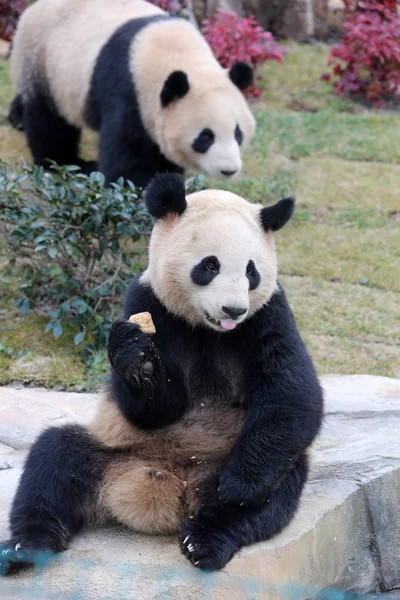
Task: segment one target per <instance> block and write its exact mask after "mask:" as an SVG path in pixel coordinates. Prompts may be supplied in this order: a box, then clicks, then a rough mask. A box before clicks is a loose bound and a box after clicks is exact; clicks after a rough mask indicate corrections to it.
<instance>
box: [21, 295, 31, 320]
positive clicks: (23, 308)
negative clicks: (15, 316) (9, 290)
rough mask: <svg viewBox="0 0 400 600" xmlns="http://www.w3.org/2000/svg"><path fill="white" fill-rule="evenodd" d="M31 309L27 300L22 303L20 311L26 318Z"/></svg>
mask: <svg viewBox="0 0 400 600" xmlns="http://www.w3.org/2000/svg"><path fill="white" fill-rule="evenodd" d="M29 308H30V304H29V300H27V299H25V300H23V301H22V303H21V306H20V311H21V313H22V314H23V315H24V317H25V315H27V314H28V312H29Z"/></svg>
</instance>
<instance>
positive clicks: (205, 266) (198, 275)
mask: <svg viewBox="0 0 400 600" xmlns="http://www.w3.org/2000/svg"><path fill="white" fill-rule="evenodd" d="M220 266H221V265H220V264H219V260H218V258H217V257H216V256H206V257H205V258H203V260H201V261H200V262H199V264H197V265H196V266H195V267H193V269H192V272H191V277H192V281H193V283H195V284H196V285H208V284H209V283H211V281H212V280H213V279H214V277H216V276H217V275H218V273H219V269H220Z"/></svg>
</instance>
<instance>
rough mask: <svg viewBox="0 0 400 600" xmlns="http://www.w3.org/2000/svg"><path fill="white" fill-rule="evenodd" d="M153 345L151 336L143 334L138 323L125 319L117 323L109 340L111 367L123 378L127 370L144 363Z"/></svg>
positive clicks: (112, 328)
mask: <svg viewBox="0 0 400 600" xmlns="http://www.w3.org/2000/svg"><path fill="white" fill-rule="evenodd" d="M151 344H152V340H151V336H150V335H148V334H147V333H143V331H141V329H140V326H139V325H137V324H136V323H132V322H130V321H127V320H125V319H119V320H118V321H115V322H114V323H113V324H112V327H111V331H110V336H109V338H108V358H109V360H110V363H111V366H112V367H113V368H114V369H115V371H116V372H117V373H118V374H119V375H121V376H122V377H123V376H124V375H125V374H126V372H127V369H129V368H131V367H132V366H134V365H135V364H139V363H140V362H141V361H143V359H144V357H145V355H146V353H147V352H148V350H149V348H150V346H151Z"/></svg>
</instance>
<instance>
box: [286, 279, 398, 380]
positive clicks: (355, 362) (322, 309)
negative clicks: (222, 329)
mask: <svg viewBox="0 0 400 600" xmlns="http://www.w3.org/2000/svg"><path fill="white" fill-rule="evenodd" d="M280 280H281V282H282V284H283V286H284V288H285V290H286V293H287V296H288V299H289V301H290V304H291V306H292V309H293V311H294V314H295V317H296V320H297V323H298V326H299V328H300V330H301V332H302V334H303V336H304V339H305V340H306V342H307V345H308V348H309V350H310V352H311V354H312V355H313V358H314V360H315V362H316V365H317V368H318V371H319V372H320V373H370V374H375V375H388V376H391V377H400V312H399V294H398V293H396V292H392V291H386V290H380V289H373V288H368V287H365V286H361V285H352V284H350V283H347V282H344V283H339V282H330V281H326V280H325V279H322V278H317V277H298V276H293V277H292V276H288V275H281V276H280Z"/></svg>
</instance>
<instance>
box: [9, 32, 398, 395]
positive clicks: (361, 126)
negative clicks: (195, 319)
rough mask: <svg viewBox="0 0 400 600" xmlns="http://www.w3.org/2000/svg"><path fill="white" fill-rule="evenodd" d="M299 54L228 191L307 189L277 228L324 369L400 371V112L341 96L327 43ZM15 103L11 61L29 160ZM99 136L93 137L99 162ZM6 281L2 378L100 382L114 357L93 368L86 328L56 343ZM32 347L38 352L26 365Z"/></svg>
mask: <svg viewBox="0 0 400 600" xmlns="http://www.w3.org/2000/svg"><path fill="white" fill-rule="evenodd" d="M289 49H290V51H289V53H288V54H287V55H286V57H285V63H284V65H283V66H280V65H278V64H267V65H266V66H265V69H264V78H263V81H262V87H263V94H262V101H260V102H257V103H255V104H253V105H252V107H253V109H254V113H255V116H256V119H257V123H258V129H257V134H256V138H255V140H254V142H253V144H252V147H251V148H250V149H249V151H247V154H246V156H245V169H244V173H243V174H242V176H241V177H240V179H238V180H236V181H234V182H230V183H229V184H226V186H225V187H226V188H227V189H231V190H232V191H236V192H237V193H239V194H241V195H243V196H244V197H246V198H248V199H249V200H252V201H255V202H260V203H264V204H268V203H269V202H272V201H274V200H276V199H277V198H279V197H282V196H284V195H288V194H293V195H295V197H296V199H297V210H296V213H295V217H294V219H293V220H292V222H291V223H289V224H288V226H287V227H285V228H284V229H283V230H282V231H281V232H279V233H278V234H277V245H278V252H279V261H280V279H281V282H282V283H283V285H284V287H285V289H286V292H287V294H288V297H289V300H290V302H291V305H292V308H293V311H294V313H295V316H296V319H297V322H298V325H299V327H300V330H301V332H302V334H303V336H304V338H305V340H306V341H307V343H308V347H309V349H310V351H311V353H312V355H313V358H314V360H315V363H316V366H317V369H318V371H319V373H320V374H322V373H370V374H377V375H386V376H391V377H400V192H399V189H400V115H399V113H389V112H385V111H373V110H367V109H365V108H362V107H361V106H358V105H356V104H354V103H353V102H351V101H349V100H346V99H341V98H338V97H336V96H334V95H333V93H332V91H331V87H330V85H329V84H326V83H325V82H323V81H321V80H320V75H321V74H322V73H323V72H324V71H326V69H327V67H326V63H327V57H328V53H329V48H328V47H327V46H325V45H323V44H318V45H314V46H309V45H304V46H299V45H296V44H289ZM11 98H12V88H11V85H10V82H9V77H8V67H7V64H6V63H5V62H1V61H0V158H3V159H5V160H7V161H9V162H15V161H17V160H19V159H20V158H21V157H24V158H25V159H27V160H29V153H28V152H27V149H26V145H25V140H24V136H23V134H21V133H18V132H15V131H12V130H11V129H10V128H9V127H8V125H7V121H6V111H7V106H8V103H9V101H10V100H11ZM93 140H94V136H93V135H91V134H90V135H86V136H85V138H84V154H85V155H86V156H87V157H89V156H93V155H94V145H93ZM208 184H210V185H220V183H217V182H212V181H210V182H208ZM3 260H4V256H3ZM4 285H6V282H3V286H2V287H4ZM6 288H7V290H8V295H9V297H8V298H6V299H5V300H4V301H2V304H1V306H0V308H1V309H2V312H0V335H1V342H2V343H3V344H5V345H6V346H7V347H9V348H12V352H11V351H9V352H8V354H12V356H11V357H10V356H8V355H7V354H6V353H5V352H4V351H3V352H1V351H0V383H7V382H9V381H11V380H12V379H25V380H26V381H28V380H30V381H35V382H36V383H42V384H43V385H48V386H54V385H56V386H62V387H72V388H74V389H80V388H82V387H90V386H93V385H95V383H96V382H97V381H98V380H99V375H102V374H104V369H105V363H104V362H101V361H99V363H98V364H97V365H96V369H95V370H93V369H92V370H91V372H87V371H85V369H84V366H83V364H82V362H81V361H80V359H79V355H78V351H77V349H76V348H74V346H73V342H72V338H73V333H74V332H72V331H71V333H70V335H68V334H67V336H66V337H64V336H63V337H61V338H60V340H58V341H54V340H52V338H51V334H45V333H43V329H44V324H45V320H43V318H42V317H40V316H35V315H30V316H28V317H26V318H21V317H19V316H18V315H17V314H15V313H14V312H12V310H11V306H12V302H11V301H10V297H11V296H12V291H13V290H12V284H10V283H7V285H6ZM20 351H30V354H29V355H28V356H26V357H25V358H22V359H19V360H16V358H15V357H16V356H17V353H18V352H20ZM43 356H45V357H47V359H46V361H45V363H44V364H45V367H40V366H39V367H38V368H36V370H35V364H37V363H35V360H36V361H37V360H39V359H38V357H42V358H43ZM26 363H30V364H31V368H30V369H29V368H28V369H27V364H26ZM38 364H39V365H40V363H38ZM27 370H28V371H29V373H30V374H29V375H26V372H27ZM33 371H34V374H33V375H32V372H33ZM35 376H36V379H35Z"/></svg>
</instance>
